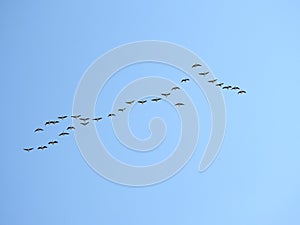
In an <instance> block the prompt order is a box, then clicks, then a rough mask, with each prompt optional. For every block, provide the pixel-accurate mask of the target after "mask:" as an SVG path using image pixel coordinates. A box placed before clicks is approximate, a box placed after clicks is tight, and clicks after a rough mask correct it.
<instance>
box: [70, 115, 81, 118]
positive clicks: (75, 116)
mask: <svg viewBox="0 0 300 225" xmlns="http://www.w3.org/2000/svg"><path fill="white" fill-rule="evenodd" d="M71 117H72V118H74V119H79V117H81V115H73V116H71Z"/></svg>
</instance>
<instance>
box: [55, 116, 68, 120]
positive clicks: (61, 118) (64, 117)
mask: <svg viewBox="0 0 300 225" xmlns="http://www.w3.org/2000/svg"><path fill="white" fill-rule="evenodd" d="M67 117H68V116H59V117H57V118H58V119H60V120H63V119H66V118H67Z"/></svg>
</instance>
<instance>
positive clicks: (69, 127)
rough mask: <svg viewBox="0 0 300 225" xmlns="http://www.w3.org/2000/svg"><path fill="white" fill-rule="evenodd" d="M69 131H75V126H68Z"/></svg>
mask: <svg viewBox="0 0 300 225" xmlns="http://www.w3.org/2000/svg"><path fill="white" fill-rule="evenodd" d="M67 130H75V127H73V126H68V127H67Z"/></svg>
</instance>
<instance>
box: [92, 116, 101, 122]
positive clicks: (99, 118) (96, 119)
mask: <svg viewBox="0 0 300 225" xmlns="http://www.w3.org/2000/svg"><path fill="white" fill-rule="evenodd" d="M93 120H95V121H97V122H98V121H99V120H102V117H96V118H94V119H93Z"/></svg>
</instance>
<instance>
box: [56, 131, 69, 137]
mask: <svg viewBox="0 0 300 225" xmlns="http://www.w3.org/2000/svg"><path fill="white" fill-rule="evenodd" d="M66 135H69V133H68V132H64V131H63V132H61V133H60V134H59V135H58V136H66Z"/></svg>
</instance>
